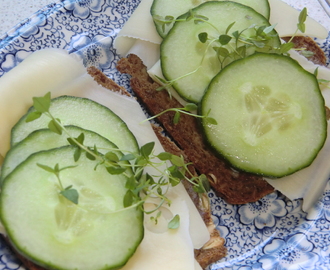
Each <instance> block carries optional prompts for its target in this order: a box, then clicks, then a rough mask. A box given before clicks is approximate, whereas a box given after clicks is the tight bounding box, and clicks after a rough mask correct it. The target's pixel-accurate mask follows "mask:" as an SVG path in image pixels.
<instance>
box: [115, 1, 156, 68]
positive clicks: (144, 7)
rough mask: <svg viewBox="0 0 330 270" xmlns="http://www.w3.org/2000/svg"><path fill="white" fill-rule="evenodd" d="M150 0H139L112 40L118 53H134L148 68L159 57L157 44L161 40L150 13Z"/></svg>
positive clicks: (124, 54) (123, 54)
mask: <svg viewBox="0 0 330 270" xmlns="http://www.w3.org/2000/svg"><path fill="white" fill-rule="evenodd" d="M152 2H153V0H142V1H141V3H140V4H139V6H138V7H137V8H136V10H135V11H134V13H133V14H132V16H131V17H130V18H129V19H128V21H127V22H126V23H125V25H124V27H123V28H122V29H121V30H120V32H119V33H118V35H117V38H116V39H115V41H114V48H115V49H116V50H117V53H118V54H119V55H122V56H126V55H127V54H129V53H134V54H136V55H138V56H139V57H140V58H141V59H143V61H144V63H145V65H146V66H147V67H148V68H150V67H152V66H153V65H154V63H155V62H156V61H157V59H159V44H160V43H161V41H162V38H161V37H160V36H159V35H158V33H157V30H156V27H155V25H154V23H153V19H152V16H151V14H150V8H151V5H152ZM132 48H133V49H132Z"/></svg>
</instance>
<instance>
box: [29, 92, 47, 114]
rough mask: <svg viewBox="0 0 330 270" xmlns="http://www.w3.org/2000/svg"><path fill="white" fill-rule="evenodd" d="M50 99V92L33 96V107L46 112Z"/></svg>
mask: <svg viewBox="0 0 330 270" xmlns="http://www.w3.org/2000/svg"><path fill="white" fill-rule="evenodd" d="M50 100H51V99H50V92H48V93H47V94H45V95H44V96H43V97H33V107H34V108H35V109H36V111H38V112H41V113H45V112H48V111H49V107H50Z"/></svg>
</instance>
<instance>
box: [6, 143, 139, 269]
mask: <svg viewBox="0 0 330 270" xmlns="http://www.w3.org/2000/svg"><path fill="white" fill-rule="evenodd" d="M74 151H75V147H73V146H64V147H61V148H56V149H52V150H48V151H42V152H38V153H35V154H32V155H31V156H29V157H28V158H27V159H26V160H25V161H24V162H22V163H21V164H20V165H18V166H17V167H16V168H15V169H14V170H13V172H12V173H11V174H9V175H8V176H7V177H6V179H5V181H4V184H3V187H2V191H1V198H0V210H1V214H0V217H1V221H2V223H3V225H4V227H5V229H6V232H7V234H8V237H9V239H10V241H11V243H12V244H13V246H14V247H15V248H16V249H17V250H18V251H19V252H20V253H21V254H23V255H24V256H26V257H27V258H29V259H30V260H31V261H33V262H35V263H37V264H39V265H41V266H43V267H45V268H47V269H65V270H71V269H72V270H73V269H79V270H98V269H119V268H120V267H122V266H123V265H124V264H125V263H126V261H127V260H128V259H129V258H130V257H131V256H132V254H133V253H134V252H135V250H136V248H137V246H138V245H139V243H140V242H141V240H142V238H143V234H144V230H143V213H142V211H140V210H138V209H136V208H131V209H125V210H124V211H119V212H116V213H113V212H114V211H116V210H120V209H123V197H124V195H125V193H126V191H127V190H126V188H125V183H126V177H125V176H124V175H110V174H109V173H108V172H107V171H106V169H105V168H104V166H98V167H97V169H96V170H95V166H96V164H97V161H95V162H94V161H91V160H89V159H87V158H86V157H85V155H82V156H81V158H80V159H79V161H78V162H77V163H74V161H73V159H72V156H73V154H74ZM37 163H41V164H44V165H47V166H50V167H54V165H55V164H57V163H58V164H59V166H60V168H63V167H64V166H68V165H77V166H76V167H74V168H69V169H65V170H63V171H61V172H60V179H61V181H62V185H63V187H67V186H70V185H72V186H73V188H75V189H76V190H78V192H79V202H78V205H76V204H74V203H72V202H71V201H69V200H67V199H66V198H65V197H63V196H62V195H60V194H59V192H60V189H59V184H58V180H57V179H56V176H55V175H54V174H52V173H50V172H48V171H46V170H44V169H41V168H40V167H38V166H37V165H36V164H37Z"/></svg>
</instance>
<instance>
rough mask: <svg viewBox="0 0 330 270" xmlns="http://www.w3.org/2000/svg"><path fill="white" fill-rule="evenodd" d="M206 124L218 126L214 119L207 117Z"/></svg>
mask: <svg viewBox="0 0 330 270" xmlns="http://www.w3.org/2000/svg"><path fill="white" fill-rule="evenodd" d="M205 122H206V123H207V124H210V125H217V124H218V122H217V120H215V119H214V118H213V117H205Z"/></svg>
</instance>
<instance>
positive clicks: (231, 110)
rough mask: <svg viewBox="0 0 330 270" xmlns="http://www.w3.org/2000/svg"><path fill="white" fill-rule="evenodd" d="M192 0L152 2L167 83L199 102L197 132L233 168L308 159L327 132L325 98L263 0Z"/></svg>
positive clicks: (274, 170) (290, 165) (269, 171)
mask: <svg viewBox="0 0 330 270" xmlns="http://www.w3.org/2000/svg"><path fill="white" fill-rule="evenodd" d="M165 2H166V3H165ZM172 2H173V3H172ZM197 2H198V1H175V3H174V1H170V3H172V4H170V3H169V2H168V1H163V0H155V1H154V3H153V5H152V7H151V14H152V16H153V19H154V23H155V25H156V28H157V31H158V32H159V34H160V35H161V36H162V37H163V41H162V43H161V45H160V64H161V70H162V74H163V76H164V79H162V78H160V81H161V82H162V83H163V84H164V88H167V89H168V88H170V87H172V88H174V90H176V92H177V93H178V94H179V95H180V96H181V97H182V98H183V99H184V100H186V101H187V102H192V103H196V104H198V105H200V110H199V113H200V114H201V115H200V116H201V118H202V119H204V120H202V125H201V132H203V133H204V134H205V138H206V140H207V141H208V143H209V144H210V146H211V147H212V148H213V149H214V150H215V151H216V153H218V154H219V155H220V156H222V157H224V158H225V159H226V160H227V161H229V162H230V164H231V165H232V167H234V168H236V169H239V170H244V171H248V172H252V173H255V174H260V175H264V176H267V177H272V178H279V177H283V176H286V175H289V174H292V173H294V172H296V171H298V170H300V169H302V168H305V167H307V166H309V165H310V164H311V163H312V162H313V160H314V159H315V157H316V156H317V154H318V152H319V151H320V150H321V148H322V146H323V145H324V142H325V140H326V137H327V120H326V113H325V102H324V99H323V96H322V93H321V91H320V88H319V84H318V81H317V79H316V76H315V75H314V74H311V73H309V72H307V71H305V70H304V69H303V68H302V67H301V66H300V65H299V64H298V63H297V62H296V61H295V60H293V59H291V58H290V56H289V53H288V51H289V49H290V48H292V47H291V45H290V43H289V44H281V41H280V39H279V37H278V35H277V33H276V27H275V26H272V25H270V23H269V21H268V20H269V18H268V15H269V5H268V3H264V2H265V1H244V2H243V1H237V2H236V1H235V2H233V1H200V2H202V3H200V2H198V3H197ZM238 2H239V3H238ZM249 2H250V3H249ZM166 5H167V6H166ZM165 6H166V8H165ZM176 7H178V8H177V9H176ZM183 8H186V10H185V11H182V10H183ZM259 8H261V10H260V9H259ZM189 9H190V10H189ZM179 11H180V12H181V14H178V12H179ZM305 11H306V10H303V11H302V12H301V13H300V16H299V18H297V31H302V32H303V31H304V22H305V20H306V17H307V14H306V13H305ZM166 13H167V14H166ZM204 116H207V117H205V118H203V117H204ZM209 117H211V118H213V120H215V121H213V122H216V123H217V124H214V123H212V124H211V123H210V121H208V119H209Z"/></svg>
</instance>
